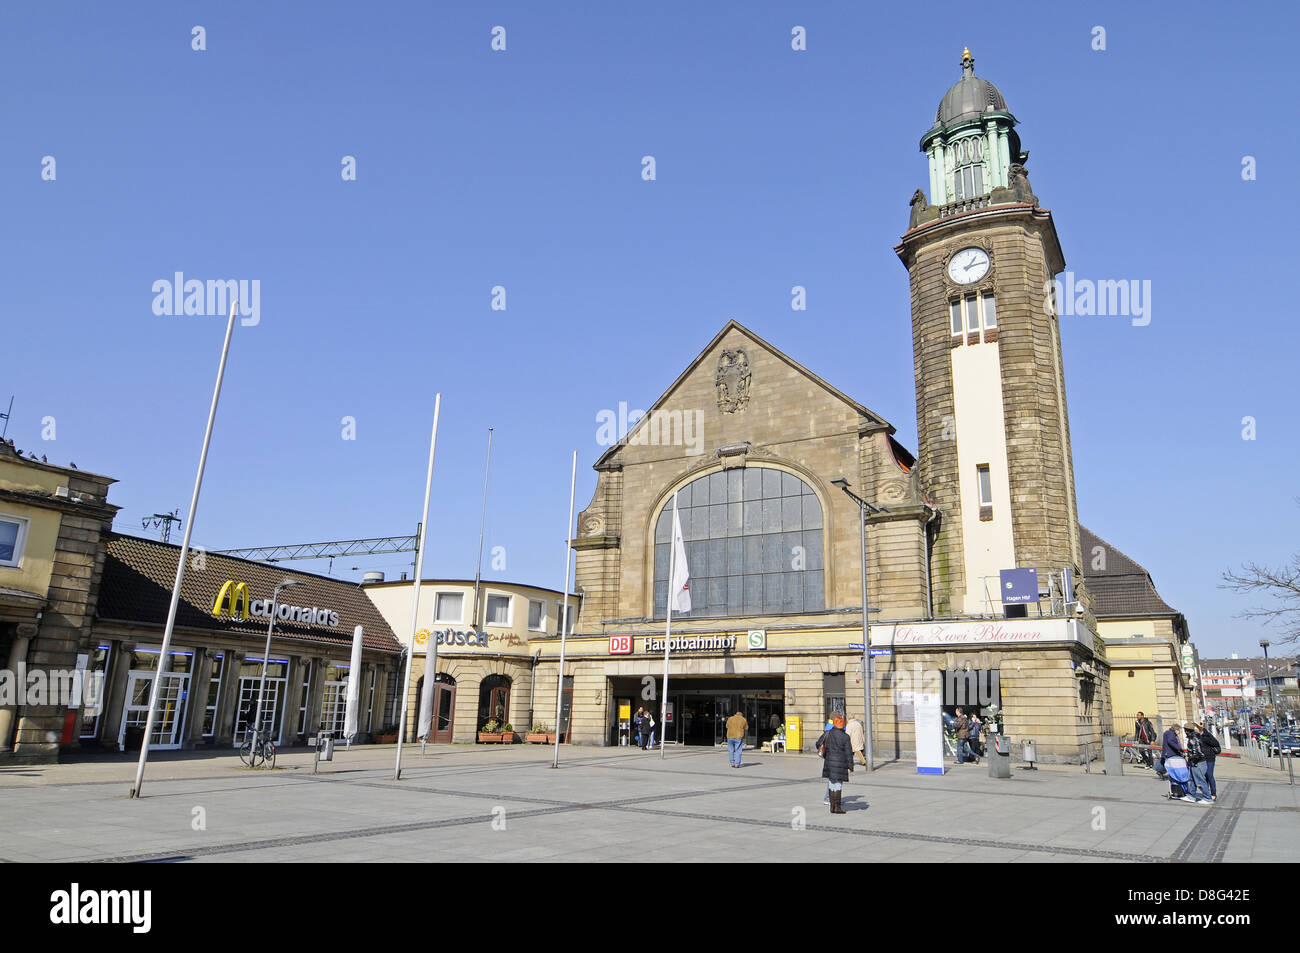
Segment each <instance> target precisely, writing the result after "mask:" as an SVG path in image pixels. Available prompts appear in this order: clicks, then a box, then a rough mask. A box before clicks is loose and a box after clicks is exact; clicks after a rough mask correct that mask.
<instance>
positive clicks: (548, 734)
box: [524, 722, 555, 745]
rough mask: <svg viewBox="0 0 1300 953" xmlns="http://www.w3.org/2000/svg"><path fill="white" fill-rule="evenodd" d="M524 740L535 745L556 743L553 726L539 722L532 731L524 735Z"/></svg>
mask: <svg viewBox="0 0 1300 953" xmlns="http://www.w3.org/2000/svg"><path fill="white" fill-rule="evenodd" d="M524 740H525V741H527V742H528V743H529V744H534V745H549V744H554V743H555V733H554V732H552V731H551V726H550V725H546V724H542V723H541V722H538V723H537V724H535V725H533V728H532V730H531V731H529V732H528V734H526V735H524Z"/></svg>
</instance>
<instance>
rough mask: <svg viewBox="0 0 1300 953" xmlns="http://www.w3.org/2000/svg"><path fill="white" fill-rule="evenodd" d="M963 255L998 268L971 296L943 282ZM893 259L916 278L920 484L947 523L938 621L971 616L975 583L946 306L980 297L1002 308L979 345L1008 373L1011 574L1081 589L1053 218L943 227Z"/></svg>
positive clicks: (947, 221)
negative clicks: (989, 296) (1045, 572)
mask: <svg viewBox="0 0 1300 953" xmlns="http://www.w3.org/2000/svg"><path fill="white" fill-rule="evenodd" d="M967 247H979V248H983V249H985V250H986V251H987V252H988V254H989V258H990V261H991V265H990V268H989V271H988V273H987V275H986V276H985V277H984V279H983V280H982V281H980V282H979V283H977V284H975V285H973V286H962V285H957V284H956V283H954V282H953V281H952V280H951V279H950V278H949V277H948V274H947V265H948V261H949V259H950V258H951V257H952V255H954V254H955V253H956V252H957V251H959V250H961V249H963V248H967ZM895 251H897V253H898V255H899V257H900V258H901V259H902V261H903V263H904V265H906V266H907V268H908V272H909V275H910V279H911V291H912V327H913V351H914V358H915V363H916V389H917V398H916V399H917V423H918V428H919V434H920V447H919V454H918V457H919V461H920V462H919V465H918V469H919V476H920V482H921V485H922V486H923V487H924V488H925V489H926V490H927V492H929V493H931V494H933V497H934V502H935V504H936V505H937V506H938V508H939V509H940V510H941V511H942V512H943V514H944V518H943V520H942V523H941V526H940V529H939V532H938V536H937V539H936V543H935V555H934V567H933V575H934V590H935V611H936V613H937V614H938V615H941V616H942V615H948V614H954V613H961V612H963V611H970V609H971V608H972V607H967V606H964V605H962V604H961V600H960V596H959V595H958V594H959V593H962V592H964V591H965V590H966V588H967V584H968V581H967V580H966V579H965V578H964V563H965V561H964V559H963V555H964V554H963V549H962V547H963V540H962V532H961V499H960V493H959V488H960V481H961V478H962V476H963V474H961V473H960V472H959V470H958V461H957V453H958V442H957V440H956V439H955V434H954V432H953V421H954V419H955V417H956V413H957V411H956V404H957V401H958V399H959V396H960V395H958V394H957V393H956V391H955V388H954V384H953V372H952V361H951V354H952V351H953V348H954V346H962V345H963V344H964V343H965V342H961V344H957V345H955V344H954V335H953V333H952V328H951V324H950V318H949V302H950V301H952V300H955V299H956V298H958V297H960V296H962V295H964V294H970V293H972V292H973V291H974V292H991V293H993V294H994V295H996V301H997V330H996V333H997V337H996V340H995V341H993V342H990V343H987V344H985V345H984V346H989V347H996V348H997V349H998V360H999V366H1000V369H1001V379H1002V388H1003V390H1002V402H1003V412H1004V416H1005V420H1006V448H1007V460H1006V469H1005V473H1006V474H1007V477H1008V479H1009V481H1010V492H1011V499H1012V504H1013V505H1012V510H1011V520H1012V532H1013V537H1014V545H1015V557H1016V564H1017V565H1018V566H1022V567H1032V568H1038V569H1040V570H1042V569H1061V568H1070V569H1072V570H1073V572H1074V575H1075V578H1076V580H1079V579H1081V575H1082V574H1081V572H1080V568H1081V566H1082V564H1083V562H1082V555H1081V552H1080V546H1079V531H1078V510H1077V505H1076V502H1075V490H1074V464H1073V459H1072V457H1071V451H1070V437H1069V419H1068V413H1067V411H1066V401H1065V378H1064V370H1063V366H1062V361H1061V346H1060V329H1059V327H1058V325H1057V321H1056V317H1055V315H1054V314H1053V313H1052V311H1051V308H1050V307H1048V306H1047V304H1046V302H1047V300H1048V299H1047V298H1046V297H1045V289H1048V288H1050V282H1051V279H1052V278H1053V277H1054V276H1055V275H1056V274H1057V273H1058V272H1059V271H1060V270H1061V269H1062V268H1064V259H1063V257H1062V255H1061V250H1060V245H1059V242H1058V240H1057V237H1056V229H1055V226H1054V225H1053V223H1052V218H1051V213H1049V212H1047V211H1045V210H1042V209H1037V208H1034V207H1032V206H1028V205H1020V204H1017V205H1010V206H1003V207H995V208H986V209H982V210H977V211H973V212H967V213H964V214H961V215H955V216H951V217H948V218H942V219H939V220H937V221H934V222H932V223H930V224H928V225H925V226H923V227H921V228H917V229H915V230H913V231H911V232H909V233H908V234H907V235H905V236H904V237H903V241H902V242H901V243H900V244H899V246H898V247H897V248H896V249H895ZM958 337H959V338H960V337H962V336H958ZM966 478H967V479H971V476H970V475H966ZM1004 568H1010V567H1004ZM1076 592H1077V593H1078V596H1079V600H1080V601H1081V602H1083V603H1084V604H1085V605H1088V604H1089V597H1088V595H1087V587H1086V586H1085V585H1083V584H1082V583H1080V584H1079V585H1077V586H1076Z"/></svg>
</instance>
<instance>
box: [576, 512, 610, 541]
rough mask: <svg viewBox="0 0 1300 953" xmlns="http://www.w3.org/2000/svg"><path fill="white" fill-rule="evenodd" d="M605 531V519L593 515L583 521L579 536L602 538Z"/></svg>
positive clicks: (595, 514)
mask: <svg viewBox="0 0 1300 953" xmlns="http://www.w3.org/2000/svg"><path fill="white" fill-rule="evenodd" d="M604 531H605V517H603V516H601V515H600V514H599V513H592V514H591V515H590V516H588V517H586V518H585V519H583V521H582V523H581V524H580V526H579V529H578V535H579V536H600V535H601V534H602V533H604Z"/></svg>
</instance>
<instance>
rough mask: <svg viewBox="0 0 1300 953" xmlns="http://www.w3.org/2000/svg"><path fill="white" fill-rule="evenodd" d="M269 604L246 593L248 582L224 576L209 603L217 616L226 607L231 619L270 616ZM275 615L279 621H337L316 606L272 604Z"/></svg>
mask: <svg viewBox="0 0 1300 953" xmlns="http://www.w3.org/2000/svg"><path fill="white" fill-rule="evenodd" d="M271 608H272V606H271V600H270V599H253V598H250V597H249V594H248V583H246V582H235V580H233V579H227V580H226V582H225V585H223V586H222V587H221V590H220V591H219V592H218V593H217V599H216V601H215V602H213V603H212V615H213V617H215V618H217V619H220V618H221V613H222V612H225V611H228V612H229V613H230V618H231V620H232V621H234V622H247V621H248V620H249V619H252V618H260V619H270V618H271ZM241 610H242V611H241ZM275 617H276V619H278V620H279V621H281V622H301V623H303V624H305V625H323V626H327V627H330V628H333V627H336V626H337V625H338V624H339V614H338V613H337V612H336V611H334V610H333V609H322V608H320V607H319V606H291V605H276V606H275Z"/></svg>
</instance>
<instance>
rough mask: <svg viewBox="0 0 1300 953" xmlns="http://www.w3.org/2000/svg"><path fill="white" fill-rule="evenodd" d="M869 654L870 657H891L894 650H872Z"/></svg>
mask: <svg viewBox="0 0 1300 953" xmlns="http://www.w3.org/2000/svg"><path fill="white" fill-rule="evenodd" d="M871 654H872V655H893V654H894V650H893V649H872V650H871Z"/></svg>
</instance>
